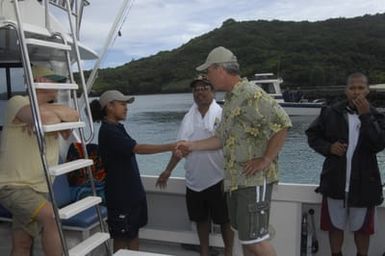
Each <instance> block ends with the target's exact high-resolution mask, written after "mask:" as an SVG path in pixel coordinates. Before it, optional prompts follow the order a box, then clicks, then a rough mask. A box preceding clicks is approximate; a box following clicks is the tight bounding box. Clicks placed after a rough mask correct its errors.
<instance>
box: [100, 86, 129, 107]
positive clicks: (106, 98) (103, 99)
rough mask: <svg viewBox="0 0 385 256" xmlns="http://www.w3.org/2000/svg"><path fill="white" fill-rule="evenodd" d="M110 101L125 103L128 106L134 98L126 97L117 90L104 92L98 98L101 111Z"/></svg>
mask: <svg viewBox="0 0 385 256" xmlns="http://www.w3.org/2000/svg"><path fill="white" fill-rule="evenodd" d="M111 101H125V102H127V103H128V104H131V103H133V102H134V101H135V97H133V96H126V95H124V94H123V93H121V92H119V91H118V90H109V91H105V92H104V93H103V94H102V95H101V96H100V98H99V103H100V105H101V107H102V109H103V108H104V107H105V106H106V105H107V104H108V103H109V102H111Z"/></svg>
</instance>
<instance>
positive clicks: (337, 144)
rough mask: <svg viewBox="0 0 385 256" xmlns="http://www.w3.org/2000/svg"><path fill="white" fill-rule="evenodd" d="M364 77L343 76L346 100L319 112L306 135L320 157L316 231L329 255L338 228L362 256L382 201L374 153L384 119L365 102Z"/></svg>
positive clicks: (383, 136)
mask: <svg viewBox="0 0 385 256" xmlns="http://www.w3.org/2000/svg"><path fill="white" fill-rule="evenodd" d="M368 93H369V87H368V80H367V77H366V76H365V75H364V74H362V73H354V74H351V75H350V76H349V77H348V81H347V86H346V88H345V95H346V98H347V99H346V100H343V101H341V102H338V103H336V104H334V105H332V106H327V107H324V108H322V110H321V114H320V115H319V116H318V117H317V119H316V120H314V121H313V123H312V124H311V125H310V127H309V128H308V129H307V130H306V135H307V136H308V143H309V145H310V147H311V148H313V149H314V150H315V151H317V152H318V153H320V154H322V155H323V156H325V161H324V164H323V168H322V173H321V178H320V186H319V187H318V189H317V192H320V193H321V194H322V195H323V202H322V210H321V229H323V230H327V231H328V232H329V241H330V249H331V253H332V255H333V256H338V255H342V252H341V247H342V243H343V239H344V229H345V226H346V224H349V226H350V230H351V231H353V232H354V241H355V244H356V248H357V255H367V254H368V248H369V238H370V235H371V234H373V233H374V211H375V206H376V205H379V204H381V203H382V201H383V196H382V185H381V177H380V172H379V168H378V164H377V157H376V154H377V153H378V152H379V151H381V150H383V149H384V148H385V116H384V115H383V114H380V113H379V112H378V111H376V110H375V109H374V108H373V107H372V106H371V105H370V104H369V102H368V101H367V99H366V96H367V95H368Z"/></svg>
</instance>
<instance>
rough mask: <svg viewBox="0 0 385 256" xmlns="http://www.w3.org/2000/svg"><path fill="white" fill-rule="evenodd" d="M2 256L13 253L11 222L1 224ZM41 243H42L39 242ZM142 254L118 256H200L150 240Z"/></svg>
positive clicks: (219, 251) (190, 249)
mask: <svg viewBox="0 0 385 256" xmlns="http://www.w3.org/2000/svg"><path fill="white" fill-rule="evenodd" d="M0 237H1V239H0V255H9V254H10V251H11V246H12V244H11V223H10V222H0ZM37 242H40V241H37ZM140 247H141V251H140V252H132V251H131V252H130V251H121V252H118V253H116V254H115V255H117V256H137V255H143V256H145V254H144V253H143V252H148V253H150V254H148V256H153V255H176V256H199V252H197V251H196V249H197V247H194V246H190V245H181V244H177V243H168V242H158V241H150V240H141V241H140ZM193 249H195V250H193ZM103 251H104V250H103V249H102V248H101V250H98V251H97V252H95V253H91V255H93V256H102V255H101V254H100V253H101V252H103ZM211 252H212V253H211V255H212V256H221V255H224V254H223V249H221V248H212V249H211ZM40 255H44V254H43V253H42V252H41V250H40V245H39V244H36V245H35V250H34V256H40Z"/></svg>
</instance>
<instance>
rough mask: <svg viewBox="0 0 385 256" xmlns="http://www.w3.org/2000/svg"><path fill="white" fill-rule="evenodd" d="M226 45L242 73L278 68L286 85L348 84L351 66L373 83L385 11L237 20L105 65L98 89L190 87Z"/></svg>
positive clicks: (383, 49) (380, 62)
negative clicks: (214, 51) (311, 19)
mask: <svg viewBox="0 0 385 256" xmlns="http://www.w3.org/2000/svg"><path fill="white" fill-rule="evenodd" d="M219 45H222V46H224V47H226V48H228V49H230V50H231V51H233V52H234V54H235V55H236V56H237V57H238V60H239V63H240V66H241V74H242V76H246V77H250V76H252V75H253V74H255V73H265V72H269V73H271V72H272V73H276V74H277V73H278V74H279V75H280V76H281V77H283V79H284V81H285V82H284V86H285V87H289V88H294V87H301V88H302V87H306V88H311V87H320V86H321V87H323V86H327V85H338V84H344V83H345V81H346V77H347V75H348V74H349V73H351V72H357V71H360V72H363V73H365V74H367V75H368V77H369V80H370V82H371V83H384V82H385V70H384V67H385V14H376V15H365V16H360V17H355V18H335V19H328V20H325V21H315V22H309V21H298V22H295V21H279V20H272V21H266V20H256V21H235V20H234V19H228V20H226V21H224V22H223V23H222V26H221V27H219V28H216V29H214V30H212V31H210V32H208V33H205V34H203V35H200V36H198V37H195V38H193V39H191V40H190V41H188V42H187V43H185V44H183V45H181V46H180V47H178V48H176V49H174V50H170V51H161V52H158V53H157V54H155V55H152V56H149V57H145V58H141V59H138V60H133V61H131V62H128V63H126V64H124V65H122V66H118V67H115V68H106V69H101V70H100V71H99V76H98V79H97V80H96V84H95V86H94V89H95V91H96V93H100V92H102V91H104V90H106V89H107V88H108V89H110V88H115V89H119V90H121V91H123V92H124V93H129V94H148V93H171V92H185V91H188V90H189V82H190V81H191V79H193V77H195V76H196V74H197V72H196V71H195V67H196V66H198V65H199V64H201V63H203V62H204V60H205V59H206V57H207V54H208V53H209V52H210V50H211V49H213V48H214V47H216V46H219Z"/></svg>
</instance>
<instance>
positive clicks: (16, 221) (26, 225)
mask: <svg viewBox="0 0 385 256" xmlns="http://www.w3.org/2000/svg"><path fill="white" fill-rule="evenodd" d="M0 203H1V204H2V205H3V206H4V207H5V208H6V209H7V210H8V211H10V212H11V213H12V217H13V223H12V228H13V229H23V230H24V231H26V232H27V233H28V234H29V235H31V236H33V237H35V236H37V235H38V234H39V233H40V231H41V225H39V223H38V222H37V221H36V219H35V218H36V216H37V215H38V214H39V211H40V210H41V209H42V208H43V206H44V205H45V204H46V203H48V200H47V194H46V193H42V192H37V191H35V190H33V189H32V188H30V187H26V186H23V187H18V186H5V187H2V188H1V189H0Z"/></svg>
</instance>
